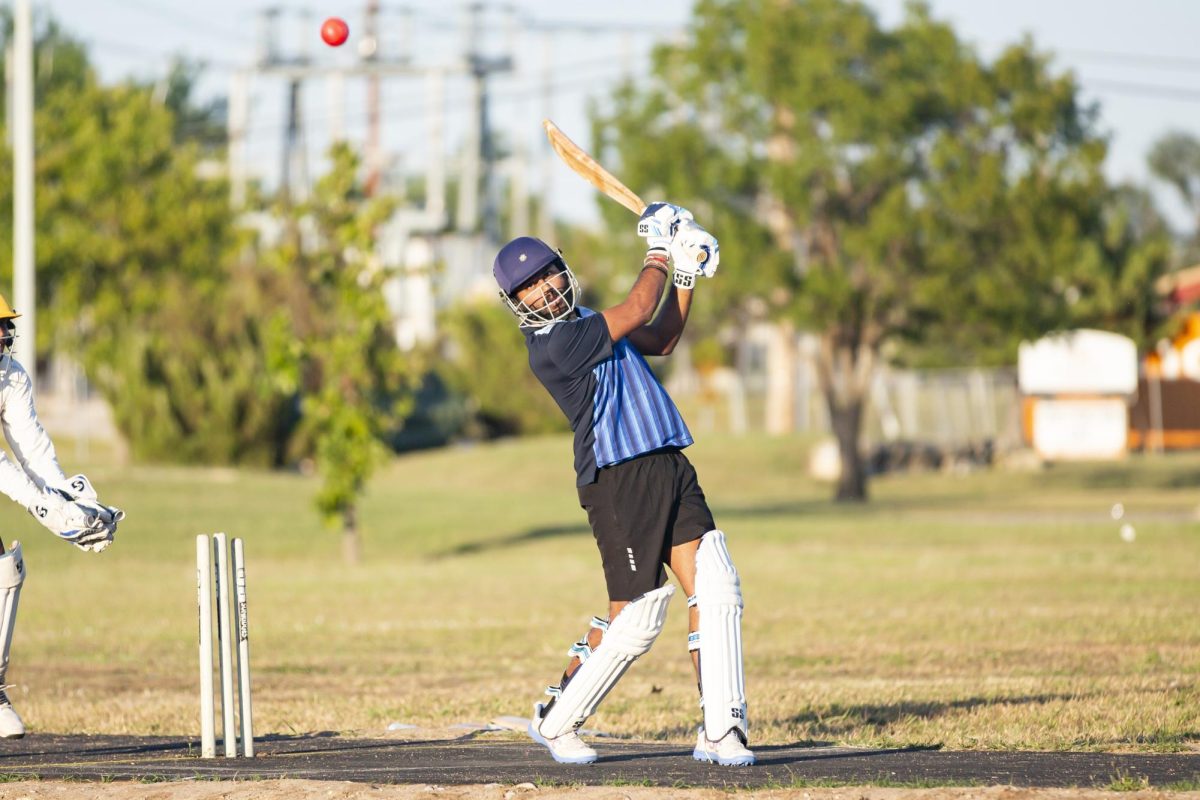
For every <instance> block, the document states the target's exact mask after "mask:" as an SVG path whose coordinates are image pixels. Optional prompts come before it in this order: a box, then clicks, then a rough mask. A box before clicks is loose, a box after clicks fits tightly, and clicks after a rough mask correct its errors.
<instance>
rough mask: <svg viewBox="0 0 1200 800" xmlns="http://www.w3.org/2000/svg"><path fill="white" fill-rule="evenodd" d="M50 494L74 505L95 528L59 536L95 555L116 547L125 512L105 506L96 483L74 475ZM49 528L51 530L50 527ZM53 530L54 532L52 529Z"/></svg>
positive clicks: (90, 527) (55, 487) (52, 486)
mask: <svg viewBox="0 0 1200 800" xmlns="http://www.w3.org/2000/svg"><path fill="white" fill-rule="evenodd" d="M47 493H54V494H57V495H58V496H59V497H61V498H63V499H65V500H67V501H70V502H71V503H72V504H73V505H74V506H75V507H76V508H78V509H79V510H81V511H82V512H83V513H84V514H85V515H86V517H87V518H88V519H90V520H91V524H89V525H87V526H85V528H84V529H83V530H76V531H74V532H73V533H72V532H70V531H67V532H59V531H55V532H56V533H58V535H59V536H61V537H62V538H64V539H66V540H67V541H69V542H71V544H73V545H75V546H76V547H78V548H79V549H81V550H90V551H91V552H93V553H99V552H100V551H102V550H104V548H106V547H108V546H109V545H110V544H112V541H113V537H114V536H115V535H116V532H117V523H118V522H120V521H121V520H123V519H125V512H124V511H122V510H121V509H119V508H114V507H112V506H106V505H104V504H103V503H101V502H100V500H99V499H98V497H97V495H96V490H95V488H93V486H92V482H91V481H89V480H88V479H87V476H86V475H82V474H81V475H72V476H71V477H70V478H67V479H66V480H65V481H64V482H63V483H61V484H54V485H51V486H48V487H47ZM34 516H37V515H36V514H35V515H34ZM47 527H50V526H48V525H47ZM51 530H54V529H53V528H51Z"/></svg>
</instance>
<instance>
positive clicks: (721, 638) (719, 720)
mask: <svg viewBox="0 0 1200 800" xmlns="http://www.w3.org/2000/svg"><path fill="white" fill-rule="evenodd" d="M696 606H697V608H698V609H699V610H700V687H701V691H702V693H703V699H702V701H701V702H702V703H703V705H704V731H705V736H707V737H708V739H709V740H711V741H714V742H715V741H718V740H720V739H721V738H723V737H724V736H725V735H726V734H727V733H729V732H730V731H731V730H735V729H736V730H738V731H740V732H741V738H742V741H747V723H746V676H745V673H744V671H743V669H742V587H741V582H740V581H739V580H738V574H737V570H736V569H735V568H734V566H733V560H732V559H731V558H730V557H729V548H728V547H726V545H725V534H724V533H722V532H721V531H709V532H708V533H706V534H704V536H703V537H701V539H700V548H699V549H698V550H697V551H696Z"/></svg>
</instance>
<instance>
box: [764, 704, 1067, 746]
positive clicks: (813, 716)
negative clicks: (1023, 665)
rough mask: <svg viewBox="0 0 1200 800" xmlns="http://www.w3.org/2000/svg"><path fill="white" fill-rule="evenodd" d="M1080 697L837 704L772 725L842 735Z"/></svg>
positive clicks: (784, 719)
mask: <svg viewBox="0 0 1200 800" xmlns="http://www.w3.org/2000/svg"><path fill="white" fill-rule="evenodd" d="M1079 699H1081V695H1078V694H1036V695H1024V696H1020V697H970V698H966V699H964V700H951V701H948V702H939V701H926V702H914V701H903V702H899V703H883V704H864V705H848V706H844V705H840V704H834V705H832V706H830V707H829V708H828V709H825V710H816V709H813V710H808V711H804V712H801V713H799V714H796V715H794V716H791V717H785V718H779V719H775V720H774V721H773V722H772V724H773V725H779V726H783V727H788V726H792V727H797V726H801V727H804V728H805V729H807V730H808V731H809V732H811V733H813V734H816V735H825V736H842V735H844V734H847V733H850V732H851V731H854V730H856V729H858V728H861V727H864V726H867V727H871V728H875V729H877V730H878V729H881V728H885V727H887V726H889V725H892V724H894V723H896V722H899V721H901V720H904V719H935V718H937V717H941V716H945V715H946V714H951V713H955V712H958V711H970V710H971V709H974V708H980V707H982V706H1022V705H1044V704H1046V703H1056V702H1061V701H1064V700H1079Z"/></svg>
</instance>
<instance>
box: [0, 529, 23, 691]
mask: <svg viewBox="0 0 1200 800" xmlns="http://www.w3.org/2000/svg"><path fill="white" fill-rule="evenodd" d="M24 582H25V559H24V557H22V555H21V543H20V542H13V546H12V549H11V550H9V551H8V552H6V553H5V554H4V555H2V556H0V685H2V684H3V683H4V676H5V675H7V674H8V651H9V650H10V649H11V648H12V637H13V627H14V625H15V623H16V621H17V600H19V599H20V597H21V584H23V583H24Z"/></svg>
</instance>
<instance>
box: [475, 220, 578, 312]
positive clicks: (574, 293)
mask: <svg viewBox="0 0 1200 800" xmlns="http://www.w3.org/2000/svg"><path fill="white" fill-rule="evenodd" d="M492 275H493V276H495V278H496V283H497V284H499V285H500V299H501V300H502V301H503V302H504V305H505V306H507V307H508V310H509V311H511V312H513V314H515V315H516V317H517V321H518V322H519V324H520V325H521V326H522V327H525V328H540V327H542V326H543V325H549V324H550V323H551V322H556V321H557V320H560V319H563V318H564V317H567V316H569V315H570V314H571V313H572V312H573V311H574V310H575V303H576V301H577V300H578V298H579V291H580V289H579V281H577V280H576V279H575V273H573V272H571V268H570V267H568V266H567V262H566V261H564V260H563V257H562V253H561V251H558V250H555V249H554V248H552V247H551V246H550V245H548V244H546V243H545V242H543V241H542V240H541V239H535V238H534V237H532V236H519V237H517V238H516V239H513V240H512V241H511V242H509V243H508V244H506V245H504V247H502V248H500V252H499V253H497V254H496V261H495V263H494V264H493V265H492ZM538 281H541V288H540V291H535V292H533V293H531V294H527V295H526V296H525V297H524V298H523V299H522V298H519V297H518V296H517V295H518V294H519V293H520V292H521V290H522V289H524V288H526V287H527V286H530V285H532V284H535V283H537V282H538Z"/></svg>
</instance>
